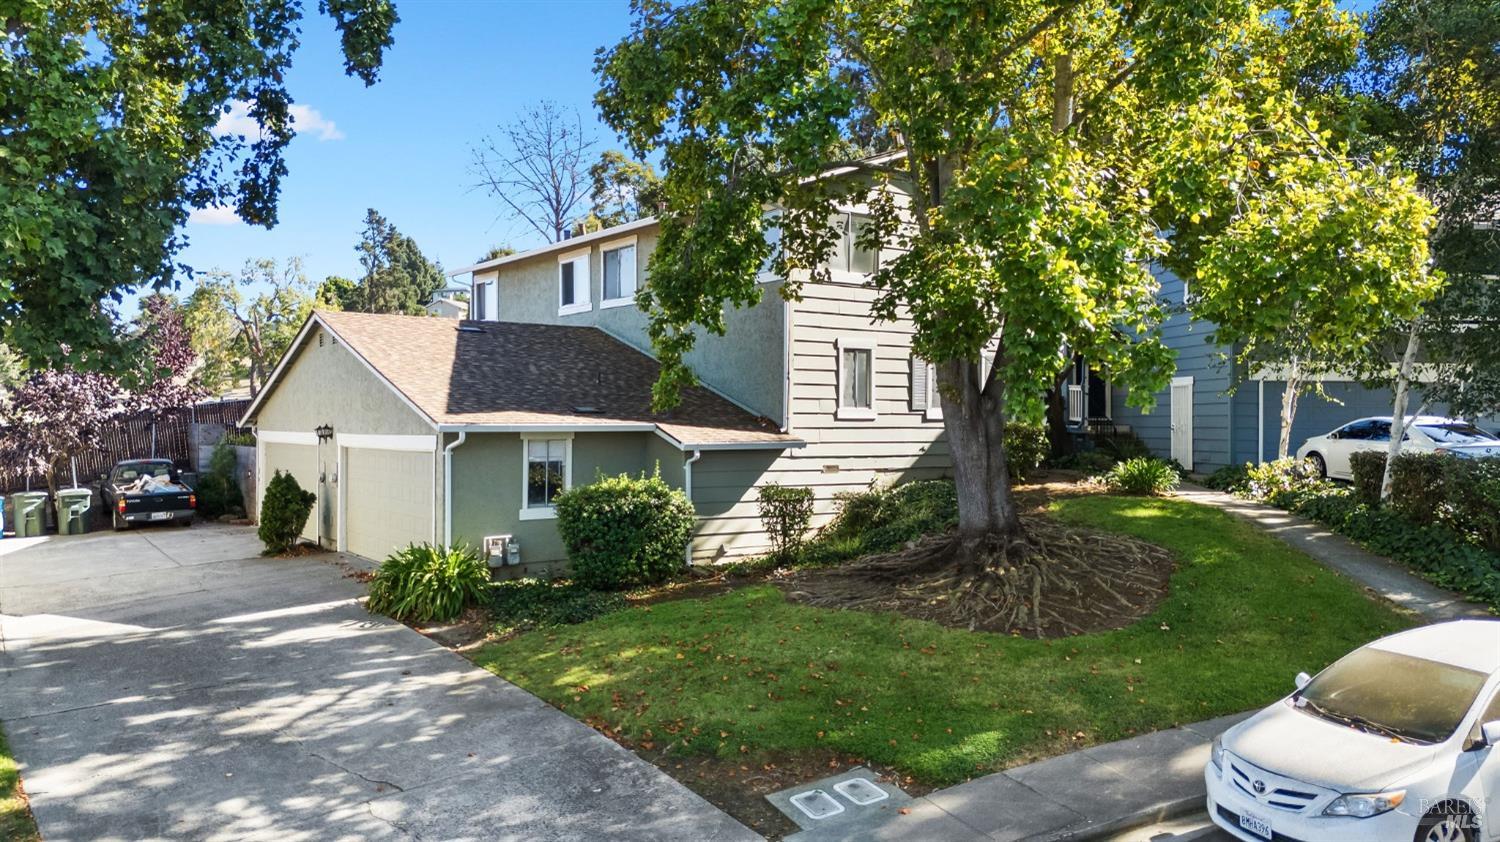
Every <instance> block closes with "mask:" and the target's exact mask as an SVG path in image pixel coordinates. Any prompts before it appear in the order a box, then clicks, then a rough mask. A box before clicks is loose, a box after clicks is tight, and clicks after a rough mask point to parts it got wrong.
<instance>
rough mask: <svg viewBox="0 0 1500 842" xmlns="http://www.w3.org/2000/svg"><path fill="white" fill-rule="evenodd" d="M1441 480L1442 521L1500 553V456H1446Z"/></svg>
mask: <svg viewBox="0 0 1500 842" xmlns="http://www.w3.org/2000/svg"><path fill="white" fill-rule="evenodd" d="M1442 483H1443V486H1444V489H1445V494H1444V495H1443V497H1444V502H1445V503H1446V506H1445V507H1444V512H1443V517H1444V520H1445V521H1446V522H1447V523H1448V524H1449V525H1450V526H1451V527H1453V529H1455V530H1457V531H1458V532H1460V533H1462V534H1464V535H1467V536H1469V537H1470V538H1472V539H1473V540H1475V541H1477V542H1479V543H1480V544H1481V545H1483V546H1485V547H1488V548H1489V549H1490V550H1492V551H1494V552H1500V458H1490V459H1457V458H1453V459H1445V460H1444V462H1443V480H1442Z"/></svg>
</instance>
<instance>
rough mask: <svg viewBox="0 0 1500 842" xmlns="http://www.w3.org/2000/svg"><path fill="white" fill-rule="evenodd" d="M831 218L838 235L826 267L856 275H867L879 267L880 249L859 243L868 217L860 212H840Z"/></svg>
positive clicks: (868, 219)
mask: <svg viewBox="0 0 1500 842" xmlns="http://www.w3.org/2000/svg"><path fill="white" fill-rule="evenodd" d="M833 220H834V228H835V230H836V231H837V233H838V237H837V238H836V239H835V241H834V247H833V254H832V255H830V257H829V267H828V268H830V269H832V270H833V271H835V272H848V273H850V274H856V275H869V274H871V273H873V272H874V271H875V270H876V269H879V268H880V251H879V250H878V249H868V248H862V247H861V246H860V245H859V239H860V237H862V236H864V232H865V230H866V229H867V228H869V226H870V217H868V216H866V215H864V214H861V213H841V214H838V215H837V216H835V217H834V218H833Z"/></svg>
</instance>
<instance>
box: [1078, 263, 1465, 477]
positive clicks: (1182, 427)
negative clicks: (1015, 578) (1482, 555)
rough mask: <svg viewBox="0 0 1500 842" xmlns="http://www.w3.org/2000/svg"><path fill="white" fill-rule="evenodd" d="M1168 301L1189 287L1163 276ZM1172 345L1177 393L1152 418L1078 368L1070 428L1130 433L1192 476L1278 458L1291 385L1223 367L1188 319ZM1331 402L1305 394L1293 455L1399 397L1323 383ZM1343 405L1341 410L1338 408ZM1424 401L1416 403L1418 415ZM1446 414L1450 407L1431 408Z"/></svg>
mask: <svg viewBox="0 0 1500 842" xmlns="http://www.w3.org/2000/svg"><path fill="white" fill-rule="evenodd" d="M1158 277H1159V278H1160V280H1161V291H1162V296H1163V297H1164V298H1165V299H1166V301H1167V302H1168V303H1170V304H1174V305H1181V304H1182V303H1183V296H1184V294H1185V292H1186V284H1184V283H1183V282H1182V280H1181V279H1180V278H1178V277H1177V276H1176V275H1174V274H1172V273H1170V272H1167V271H1166V270H1158ZM1162 334H1163V338H1164V339H1165V341H1166V343H1167V345H1168V346H1169V347H1171V348H1173V349H1175V350H1176V351H1177V372H1176V376H1175V377H1173V380H1172V385H1171V386H1170V387H1168V388H1167V389H1164V390H1162V391H1161V392H1158V393H1157V394H1156V405H1155V407H1154V408H1153V409H1151V410H1150V411H1149V412H1145V411H1142V410H1140V409H1137V408H1136V407H1133V406H1127V405H1126V403H1125V398H1126V390H1125V388H1124V387H1117V386H1113V385H1111V384H1110V383H1109V382H1108V381H1107V380H1105V379H1104V377H1101V375H1100V374H1099V373H1097V372H1094V371H1092V370H1088V369H1086V368H1085V367H1084V365H1083V364H1082V363H1078V364H1075V366H1074V371H1073V374H1072V376H1071V377H1070V380H1069V383H1068V384H1067V386H1066V387H1065V388H1066V389H1067V401H1066V403H1067V407H1068V420H1069V424H1070V425H1071V426H1073V427H1074V428H1075V429H1079V430H1083V429H1086V428H1093V429H1108V428H1109V427H1110V426H1111V425H1113V426H1114V427H1115V428H1117V429H1121V430H1124V429H1128V430H1130V431H1132V432H1134V433H1135V434H1136V435H1138V436H1140V438H1141V439H1142V440H1143V441H1144V442H1145V443H1146V445H1147V446H1148V447H1150V448H1151V451H1152V452H1153V453H1155V454H1157V455H1158V456H1161V457H1162V458H1174V459H1176V460H1177V461H1178V462H1180V463H1182V465H1183V466H1184V467H1186V468H1189V469H1191V470H1193V471H1197V472H1200V473H1208V472H1210V471H1213V470H1214V469H1216V468H1221V467H1223V466H1225V465H1230V464H1242V463H1245V462H1257V461H1270V460H1272V459H1275V458H1276V443H1277V440H1278V438H1279V437H1280V434H1281V395H1282V391H1283V390H1284V388H1285V385H1286V384H1285V383H1284V382H1283V381H1280V380H1275V379H1257V378H1256V377H1255V376H1254V375H1252V374H1249V373H1246V372H1245V371H1244V369H1243V367H1242V366H1240V367H1231V366H1228V365H1225V364H1224V363H1223V355H1224V351H1225V349H1224V348H1223V346H1220V345H1216V344H1214V343H1213V342H1212V338H1211V337H1212V334H1213V325H1212V324H1210V323H1208V322H1204V321H1201V320H1197V319H1194V318H1192V317H1191V316H1189V315H1188V314H1186V313H1184V312H1180V311H1179V312H1178V313H1177V314H1176V315H1174V316H1172V318H1171V319H1169V320H1168V321H1167V322H1166V324H1165V325H1163V329H1162ZM1323 391H1324V393H1325V394H1327V395H1328V398H1327V399H1325V398H1323V397H1320V396H1318V395H1317V394H1315V393H1304V394H1303V396H1302V397H1301V399H1300V400H1299V401H1298V404H1297V416H1296V419H1295V421H1294V422H1293V424H1292V440H1291V449H1292V452H1293V453H1295V452H1296V450H1297V448H1298V447H1299V446H1300V445H1301V444H1302V442H1303V441H1305V440H1306V439H1307V438H1308V437H1309V436H1315V435H1319V434H1321V433H1326V432H1328V431H1329V430H1332V429H1333V428H1335V427H1337V426H1339V425H1341V424H1344V423H1345V422H1348V421H1352V420H1354V419H1356V418H1362V417H1365V416H1368V415H1390V414H1391V408H1392V404H1393V403H1394V402H1395V399H1394V395H1392V394H1391V391H1390V390H1388V389H1367V388H1365V387H1363V386H1360V385H1359V384H1358V383H1352V382H1347V381H1342V380H1337V379H1330V378H1324V382H1323ZM1335 401H1337V402H1335ZM1418 403H1420V398H1419V397H1416V396H1414V400H1413V403H1412V411H1415V410H1416V408H1417V404H1418ZM1428 411H1429V412H1430V413H1431V414H1441V413H1442V411H1443V407H1441V406H1436V407H1430V408H1429V410H1428Z"/></svg>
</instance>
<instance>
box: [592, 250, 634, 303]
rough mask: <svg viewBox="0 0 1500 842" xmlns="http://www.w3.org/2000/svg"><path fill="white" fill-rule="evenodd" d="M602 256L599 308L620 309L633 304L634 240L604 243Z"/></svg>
mask: <svg viewBox="0 0 1500 842" xmlns="http://www.w3.org/2000/svg"><path fill="white" fill-rule="evenodd" d="M601 251H602V252H603V254H604V260H603V263H604V296H603V300H602V301H600V302H599V306H600V307H620V306H623V305H625V304H633V303H635V291H636V270H635V238H634V237H632V238H630V239H629V240H620V241H616V242H613V243H606V244H605V245H604V247H603V248H602V249H601Z"/></svg>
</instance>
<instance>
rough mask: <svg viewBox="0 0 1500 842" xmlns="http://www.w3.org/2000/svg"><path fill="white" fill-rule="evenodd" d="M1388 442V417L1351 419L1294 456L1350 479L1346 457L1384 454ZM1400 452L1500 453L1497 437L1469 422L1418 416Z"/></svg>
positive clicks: (1409, 423) (1312, 440) (1411, 422)
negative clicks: (1361, 454) (1359, 454)
mask: <svg viewBox="0 0 1500 842" xmlns="http://www.w3.org/2000/svg"><path fill="white" fill-rule="evenodd" d="M1390 445H1391V416H1389V415H1385V416H1376V417H1373V418H1361V419H1359V420H1358V421H1350V422H1349V423H1348V424H1345V425H1344V426H1342V427H1339V428H1338V429H1337V430H1333V431H1332V432H1328V433H1324V434H1323V435H1321V436H1313V437H1312V438H1310V439H1308V440H1307V441H1306V442H1304V443H1303V444H1302V446H1301V447H1299V448H1297V458H1298V459H1306V460H1308V461H1310V462H1312V463H1313V465H1315V466H1316V467H1317V469H1318V472H1319V473H1320V474H1322V475H1323V476H1325V477H1333V478H1334V479H1353V478H1354V475H1353V473H1352V472H1351V471H1350V470H1349V457H1350V456H1352V455H1354V454H1355V453H1358V452H1360V451H1364V450H1375V451H1380V452H1382V453H1384V452H1385V451H1386V450H1387V449H1388V448H1389V447H1390ZM1401 450H1402V452H1403V453H1451V454H1453V455H1454V456H1467V457H1481V456H1500V438H1496V437H1495V436H1494V435H1493V434H1491V433H1488V432H1485V431H1484V430H1482V429H1480V428H1479V427H1476V426H1474V425H1473V424H1471V423H1470V422H1468V421H1460V420H1458V419H1455V418H1440V417H1438V416H1435V415H1419V416H1416V417H1414V418H1411V419H1409V420H1408V421H1407V428H1406V440H1405V441H1404V442H1403V443H1402V445H1401Z"/></svg>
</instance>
